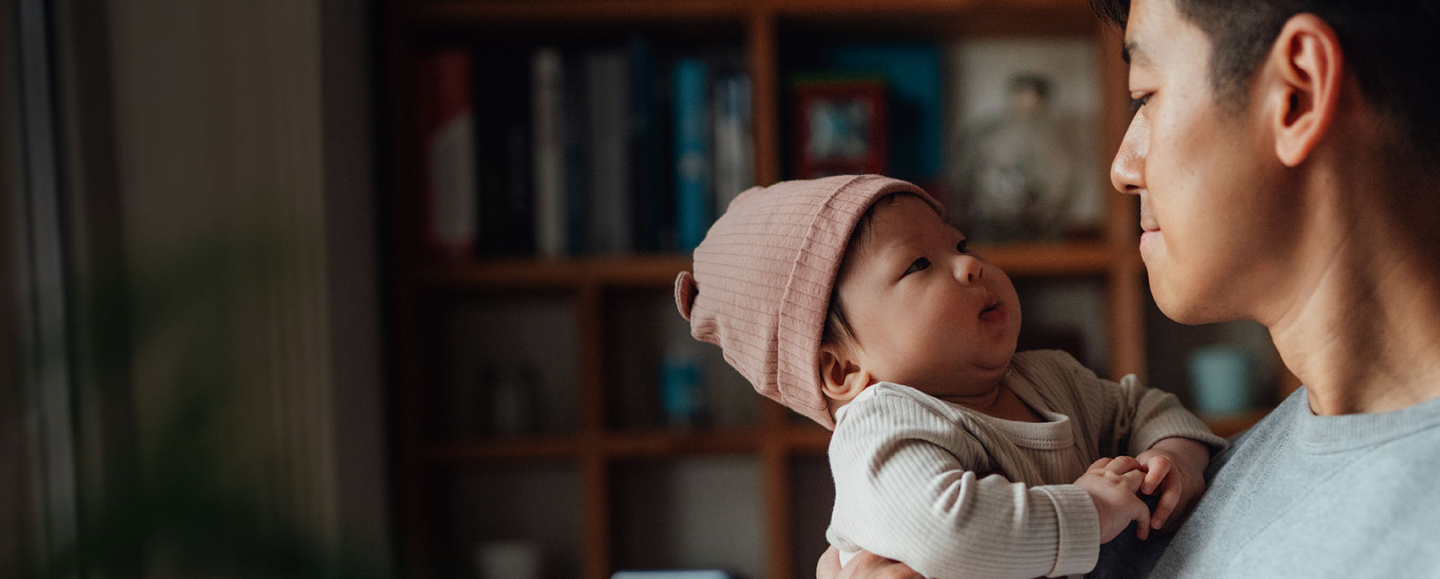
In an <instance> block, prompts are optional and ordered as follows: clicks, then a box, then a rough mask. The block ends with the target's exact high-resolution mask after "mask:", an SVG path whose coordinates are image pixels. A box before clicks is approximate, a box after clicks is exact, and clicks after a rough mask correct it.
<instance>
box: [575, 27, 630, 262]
mask: <svg viewBox="0 0 1440 579" xmlns="http://www.w3.org/2000/svg"><path fill="white" fill-rule="evenodd" d="M585 68H586V85H587V87H588V90H587V91H586V96H587V97H589V101H588V103H587V105H588V106H587V110H588V113H589V115H588V117H589V118H588V126H589V131H588V133H587V138H588V144H589V148H588V151H589V153H590V162H589V178H588V179H587V180H586V182H587V184H588V185H589V193H590V199H589V204H590V207H589V210H588V211H587V218H588V219H587V227H586V235H585V242H586V245H587V250H589V251H590V252H593V253H599V254H611V255H615V254H628V253H631V252H633V251H634V249H635V244H634V234H635V231H634V227H633V225H632V222H633V213H634V211H633V209H632V201H633V198H632V195H633V193H632V191H631V187H632V179H631V174H630V170H631V149H632V147H631V144H632V138H631V137H632V128H633V124H632V123H631V120H630V94H629V93H630V75H629V63H628V60H627V58H626V54H625V53H624V52H623V51H620V50H608V49H607V50H596V51H592V52H589V53H587V54H586V55H585Z"/></svg>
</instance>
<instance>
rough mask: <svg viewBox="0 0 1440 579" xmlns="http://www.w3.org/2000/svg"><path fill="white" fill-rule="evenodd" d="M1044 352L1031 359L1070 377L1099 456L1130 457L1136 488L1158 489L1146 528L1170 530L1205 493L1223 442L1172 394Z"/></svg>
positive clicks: (1131, 377) (1064, 356)
mask: <svg viewBox="0 0 1440 579" xmlns="http://www.w3.org/2000/svg"><path fill="white" fill-rule="evenodd" d="M1048 354H1050V355H1047V356H1045V357H1043V358H1030V360H1032V361H1034V362H1035V363H1040V362H1043V363H1045V364H1046V367H1048V368H1051V369H1052V371H1054V372H1056V373H1057V374H1068V375H1069V376H1070V377H1071V380H1073V388H1071V392H1072V393H1073V394H1074V395H1075V397H1076V404H1077V405H1078V407H1079V408H1080V409H1081V411H1082V412H1083V413H1084V416H1083V419H1084V420H1085V421H1086V422H1087V423H1088V424H1087V427H1088V428H1089V429H1090V430H1091V431H1092V432H1095V433H1096V434H1097V437H1098V439H1099V440H1098V441H1097V442H1098V443H1099V446H1098V450H1099V452H1100V454H1101V456H1114V455H1131V456H1134V457H1136V458H1137V459H1138V460H1139V461H1140V462H1141V464H1143V465H1144V468H1145V469H1146V471H1147V475H1146V477H1145V483H1144V485H1143V486H1142V487H1141V492H1144V493H1145V494H1153V493H1155V492H1156V490H1157V489H1158V490H1159V491H1160V493H1161V496H1160V501H1159V503H1158V505H1157V506H1156V509H1155V512H1154V513H1153V514H1152V516H1151V526H1152V527H1153V528H1155V529H1162V528H1163V529H1165V530H1174V529H1175V528H1176V527H1178V526H1179V524H1180V523H1181V522H1184V519H1185V516H1186V515H1188V513H1189V511H1190V508H1191V507H1193V506H1194V504H1195V502H1196V501H1198V500H1199V499H1200V495H1201V494H1202V493H1203V492H1204V490H1205V479H1204V472H1205V467H1206V466H1208V465H1209V462H1210V455H1211V451H1212V450H1219V449H1221V448H1224V446H1225V440H1224V439H1222V438H1220V437H1218V436H1215V435H1214V434H1213V433H1211V432H1210V429H1209V427H1207V426H1206V425H1205V423H1204V422H1203V421H1201V420H1200V419H1199V418H1198V417H1196V416H1195V415H1194V414H1191V413H1190V411H1188V410H1186V409H1185V408H1184V407H1183V406H1181V405H1180V401H1179V400H1178V399H1176V398H1175V395H1174V394H1170V393H1169V392H1165V391H1162V390H1158V389H1155V388H1146V387H1145V386H1144V385H1143V384H1141V383H1140V381H1139V379H1137V378H1136V377H1135V376H1133V375H1131V376H1126V377H1124V378H1122V379H1121V380H1120V382H1118V383H1117V382H1111V381H1109V380H1104V379H1101V378H1099V377H1097V376H1095V373H1094V372H1091V371H1090V370H1089V369H1087V368H1085V367H1084V366H1081V365H1080V363H1079V362H1076V361H1075V360H1074V358H1071V357H1070V356H1069V355H1067V354H1063V353H1060V352H1055V353H1048Z"/></svg>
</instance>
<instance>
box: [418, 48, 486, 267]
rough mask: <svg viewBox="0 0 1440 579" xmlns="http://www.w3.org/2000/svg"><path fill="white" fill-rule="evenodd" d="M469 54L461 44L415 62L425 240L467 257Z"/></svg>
mask: <svg viewBox="0 0 1440 579" xmlns="http://www.w3.org/2000/svg"><path fill="white" fill-rule="evenodd" d="M470 66H471V60H470V54H469V53H468V52H466V51H465V50H462V49H449V50H444V51H440V52H436V53H433V54H430V55H427V56H424V57H422V58H421V59H420V60H419V62H418V63H417V66H416V73H417V74H416V76H417V77H418V78H417V87H416V90H417V92H418V93H419V94H418V95H417V96H418V98H417V104H418V110H419V116H420V119H419V120H420V130H421V149H422V151H421V155H422V157H423V159H422V160H421V162H422V163H423V164H424V193H423V195H424V199H425V203H424V206H425V209H424V232H423V237H424V244H425V246H426V248H427V249H428V250H429V251H431V252H434V253H437V254H440V255H444V256H447V257H450V258H465V257H469V256H470V255H471V254H472V252H473V251H474V249H475V244H476V237H477V235H478V231H477V229H478V223H477V220H478V215H477V208H476V176H475V163H474V157H475V148H476V147H475V121H474V115H473V114H472V110H473V109H472V108H471V100H470V99H471V85H470V80H471V71H470Z"/></svg>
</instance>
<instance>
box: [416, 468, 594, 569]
mask: <svg viewBox="0 0 1440 579" xmlns="http://www.w3.org/2000/svg"><path fill="white" fill-rule="evenodd" d="M432 491H433V492H432V494H431V497H433V499H432V501H433V502H431V503H430V506H429V508H430V509H431V517H430V520H431V521H433V524H434V530H433V532H432V533H431V534H430V536H431V537H432V538H433V539H434V542H435V544H434V546H435V547H438V548H439V551H438V552H439V553H440V554H441V558H440V560H439V561H437V563H439V564H440V565H439V567H440V568H439V569H438V570H439V571H440V572H441V574H440V575H437V576H441V577H475V576H477V575H479V573H478V570H477V569H476V564H477V563H476V559H477V552H478V550H479V548H480V546H481V545H484V544H487V543H492V542H513V541H523V542H525V543H528V544H530V545H533V546H534V548H535V549H536V550H537V551H538V554H539V556H540V564H541V568H542V571H541V576H542V577H545V578H546V579H554V578H559V577H576V576H578V575H579V573H580V561H581V552H582V546H581V545H582V541H583V534H584V531H583V527H582V524H581V519H580V514H579V513H580V512H581V509H582V505H581V497H582V496H583V493H582V484H581V475H580V472H579V470H578V469H577V468H575V467H574V466H572V465H529V464H527V465H524V466H515V467H513V468H500V469H487V470H484V471H477V472H465V473H456V474H453V475H450V476H445V477H441V479H440V480H437V481H436V482H435V483H433V485H432Z"/></svg>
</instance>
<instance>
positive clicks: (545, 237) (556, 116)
mask: <svg viewBox="0 0 1440 579" xmlns="http://www.w3.org/2000/svg"><path fill="white" fill-rule="evenodd" d="M561 58H562V57H561V55H560V51H559V49H556V48H548V47H547V48H541V49H539V50H537V51H536V52H535V56H534V57H533V58H532V60H531V75H532V78H531V80H532V82H533V88H534V91H533V93H532V94H534V97H533V98H534V100H533V104H532V105H531V107H532V108H531V115H532V119H531V121H532V122H533V124H534V127H535V140H534V141H533V146H534V148H535V150H534V155H535V161H534V167H535V251H536V253H538V254H539V255H540V256H541V257H552V258H553V257H561V256H564V255H565V253H566V251H567V248H568V247H569V240H568V239H566V232H567V229H566V224H565V220H566V207H565V188H566V183H565V135H564V133H563V131H564V130H565V128H564V123H562V122H561V119H562V118H563V116H564V112H563V111H564V102H563V99H564V98H565V97H564V94H565V91H564V88H563V86H562V85H563V83H564V67H563V62H562V60H561Z"/></svg>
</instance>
